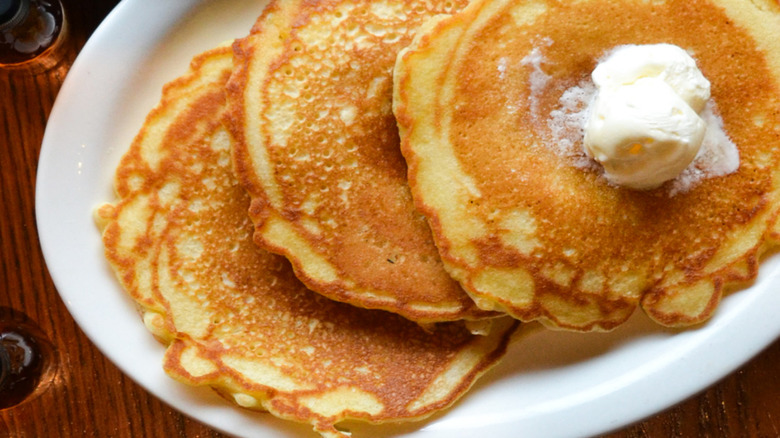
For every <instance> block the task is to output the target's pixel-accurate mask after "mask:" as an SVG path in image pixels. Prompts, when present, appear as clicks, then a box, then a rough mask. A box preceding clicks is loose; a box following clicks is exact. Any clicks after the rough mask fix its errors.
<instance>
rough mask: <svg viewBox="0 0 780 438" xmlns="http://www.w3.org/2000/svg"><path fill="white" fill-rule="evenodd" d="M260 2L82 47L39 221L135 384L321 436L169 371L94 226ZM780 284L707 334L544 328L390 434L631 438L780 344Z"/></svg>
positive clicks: (46, 173) (137, 15)
mask: <svg viewBox="0 0 780 438" xmlns="http://www.w3.org/2000/svg"><path fill="white" fill-rule="evenodd" d="M258 3H259V2H258V1H257V0H221V1H219V2H208V1H188V0H166V1H164V2H160V1H156V0H125V1H123V2H121V3H120V4H119V6H117V8H116V9H115V10H114V11H113V12H112V13H111V14H110V15H109V16H108V18H107V19H106V20H105V21H104V22H103V24H102V25H101V26H100V27H99V28H98V29H97V31H96V32H95V33H94V35H93V36H92V38H91V39H90V40H89V42H88V43H87V45H86V46H85V47H84V49H83V51H82V52H81V55H80V56H79V58H78V59H77V60H76V62H75V64H74V65H73V68H72V69H71V71H70V73H69V75H68V77H67V80H66V81H65V84H64V86H63V87H62V90H61V91H60V94H59V96H58V98H57V102H56V104H55V107H54V109H53V111H52V114H51V118H50V120H49V125H48V128H47V131H46V135H45V137H44V141H43V148H42V151H41V156H40V163H39V168H38V180H37V199H36V208H37V220H38V230H39V233H40V239H41V244H42V247H43V252H44V256H45V258H46V262H47V264H48V267H49V270H50V272H51V275H52V278H53V279H54V283H55V284H56V286H57V289H58V290H59V293H60V295H61V296H62V299H63V300H64V302H65V303H66V305H67V306H68V309H69V310H70V312H71V313H72V314H73V317H74V318H75V319H76V321H77V322H78V324H79V325H80V326H81V328H82V329H83V330H84V332H85V333H86V334H87V336H89V338H90V339H91V340H92V341H93V342H94V343H95V344H96V345H97V347H98V348H99V349H100V350H101V351H102V352H103V353H104V354H105V355H106V356H108V358H109V359H110V360H111V361H113V362H114V363H115V364H116V365H117V366H118V367H119V368H121V369H122V371H123V372H124V373H126V374H127V375H128V376H130V377H131V378H132V379H133V380H135V381H136V382H138V383H139V384H140V385H142V386H143V387H144V388H146V389H147V390H148V391H149V392H151V393H153V394H154V395H155V396H157V397H159V398H160V399H162V400H163V401H165V402H167V403H168V404H170V405H172V406H173V407H175V408H176V409H178V410H179V411H181V412H183V413H185V414H187V415H190V416H192V417H194V418H196V419H198V420H200V421H201V422H203V423H205V424H208V425H210V426H212V427H214V428H216V429H219V430H221V431H224V432H227V433H230V434H234V435H240V436H250V435H251V436H254V437H271V436H274V437H277V436H299V435H300V434H301V433H302V432H303V431H305V430H306V429H308V428H307V427H305V426H298V425H291V424H289V423H287V422H283V421H280V420H276V419H274V418H272V417H271V416H270V415H268V414H256V413H251V412H247V411H244V410H240V409H237V408H234V407H233V406H231V405H229V404H228V403H226V402H224V401H223V400H222V399H220V398H219V397H217V396H215V395H214V394H213V393H212V392H211V391H210V390H208V389H205V388H189V387H186V386H184V385H181V384H179V383H177V382H174V381H173V380H171V379H170V378H168V377H167V376H166V375H165V374H164V372H163V371H162V364H161V361H162V355H163V347H162V346H161V345H160V344H158V343H157V342H156V341H155V340H154V339H153V338H152V336H151V335H150V334H149V333H148V332H147V331H146V329H145V328H144V326H143V324H142V323H141V320H140V319H139V317H138V315H137V313H136V311H135V308H134V305H133V303H132V302H131V300H130V299H129V298H128V297H127V296H126V295H125V293H124V292H123V291H122V290H121V289H120V288H119V286H118V284H117V282H116V281H115V279H114V277H113V274H112V273H111V271H110V269H109V267H108V266H107V264H106V262H105V259H104V258H103V253H102V251H103V249H102V245H101V242H100V238H99V235H98V231H97V229H96V227H95V224H94V222H93V218H92V211H93V209H94V208H95V206H97V205H98V204H100V203H102V202H106V201H111V200H113V191H112V176H113V172H114V169H115V167H116V165H117V163H118V160H119V158H120V157H121V155H122V154H123V153H124V151H125V150H126V149H127V147H128V146H129V144H130V142H131V139H132V137H133V136H134V135H135V132H136V131H137V129H138V128H139V127H140V126H141V122H142V120H143V118H144V117H145V115H146V113H147V112H148V111H149V109H151V108H152V107H153V106H154V105H155V104H156V103H157V100H158V99H159V96H160V91H161V87H162V85H163V84H164V83H165V82H167V81H169V80H171V79H173V78H175V77H177V76H178V75H180V74H182V73H183V72H184V71H186V69H187V66H188V63H189V60H190V58H191V57H192V56H193V55H195V54H197V53H199V52H202V51H204V50H206V49H209V48H211V47H214V46H216V45H217V44H219V43H221V42H223V41H225V40H228V39H231V38H234V37H240V36H242V35H244V34H246V32H248V30H249V28H250V26H251V24H252V22H253V21H254V18H255V17H256V16H257V15H258V14H259V13H260V10H261V7H262V6H261V5H259V4H258ZM779 273H780V259H778V258H777V257H773V258H770V259H768V260H765V261H764V262H763V264H762V267H761V273H760V275H759V279H758V281H757V282H756V283H755V284H754V285H753V286H752V287H750V288H749V289H746V290H743V291H741V292H738V293H736V294H733V295H732V296H729V297H727V298H726V299H724V301H723V303H722V305H721V306H720V308H719V309H718V311H717V313H716V315H715V317H714V318H713V319H712V320H711V321H709V322H708V323H707V324H705V325H704V326H702V327H700V328H696V329H691V330H686V331H680V332H675V331H670V330H664V329H661V328H658V327H656V326H655V325H653V324H652V323H650V322H649V321H648V320H647V319H646V317H645V316H644V315H642V314H641V313H640V312H637V313H636V314H635V316H634V317H633V318H632V319H631V320H630V321H629V322H628V323H627V324H626V325H625V326H623V327H620V328H619V329H617V330H615V331H614V332H611V333H607V334H573V333H561V332H551V331H543V330H531V331H529V332H528V333H527V335H526V336H525V337H524V338H523V339H522V340H521V341H520V342H518V343H516V344H515V345H514V346H513V347H512V349H511V351H510V352H509V354H508V357H507V358H506V359H505V360H504V361H503V362H502V363H501V364H500V365H499V366H498V367H497V368H496V369H494V370H492V371H491V372H490V373H489V374H488V375H486V376H485V377H484V378H483V379H482V380H480V381H479V382H478V383H477V385H476V386H475V388H474V389H473V390H472V391H471V392H470V393H469V394H467V395H466V397H465V398H464V399H463V400H462V401H461V402H459V403H458V404H457V405H456V406H455V407H453V408H452V409H450V410H448V411H446V412H445V413H443V414H442V415H439V416H436V417H434V418H433V419H431V420H429V421H426V422H423V423H420V424H414V425H412V426H411V427H405V428H403V429H386V428H380V430H379V431H378V433H381V434H388V435H392V434H408V435H410V436H415V437H425V438H431V437H453V436H475V435H477V434H481V435H483V436H491V437H503V436H506V437H510V436H515V435H516V434H518V433H521V434H522V435H523V436H524V437H534V436H544V437H556V436H587V435H593V434H598V433H604V432H607V431H610V430H613V429H616V428H619V427H622V426H625V425H627V424H629V423H631V422H634V421H637V420H640V419H642V418H643V417H646V416H648V415H651V414H653V413H655V412H658V411H660V410H662V409H664V408H666V407H669V406H671V405H672V404H674V403H677V402H679V401H681V400H683V399H684V398H686V397H688V396H690V395H692V394H694V393H696V392H698V391H700V390H702V389H704V388H705V387H707V386H708V385H710V384H712V383H714V382H715V381H717V380H718V379H720V378H721V377H723V376H725V375H727V374H728V373H730V372H731V371H733V370H734V369H735V368H737V367H738V366H740V365H741V364H743V363H744V362H746V361H747V360H748V359H750V358H751V357H752V356H753V355H755V354H757V353H758V352H759V351H760V350H761V349H762V348H764V347H765V346H767V345H769V344H770V343H771V342H772V341H773V340H774V339H775V338H776V337H777V335H778V334H780V318H777V316H776V309H778V308H780V294H778V293H777V290H776V289H777V285H778V278H777V276H778V274H779ZM374 432H377V431H374ZM369 435H370V436H376V433H373V432H372V433H370V434H367V435H365V436H369Z"/></svg>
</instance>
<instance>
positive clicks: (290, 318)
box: [98, 47, 516, 436]
mask: <svg viewBox="0 0 780 438" xmlns="http://www.w3.org/2000/svg"><path fill="white" fill-rule="evenodd" d="M231 67H232V50H231V49H230V48H229V47H223V48H218V49H214V50H212V51H209V52H206V53H205V54H203V55H200V56H198V57H196V58H195V59H194V60H193V62H192V64H191V70H190V71H189V72H188V73H187V74H185V75H184V76H182V77H181V78H179V79H177V80H175V81H173V82H171V83H170V84H168V85H167V86H166V87H165V89H164V92H163V96H162V100H161V102H160V104H159V105H158V106H157V107H156V108H155V109H154V110H153V111H152V112H151V113H150V114H149V116H148V117H147V119H146V122H145V124H144V126H143V128H142V129H141V131H140V133H139V134H138V135H137V137H136V138H135V140H134V142H133V144H132V146H131V147H130V150H129V151H128V152H127V153H126V155H125V156H124V157H123V158H122V161H121V163H120V165H119V168H118V169H117V172H116V178H115V183H116V190H117V194H118V197H119V200H118V201H117V202H116V203H114V204H106V205H104V206H102V207H101V208H99V210H98V220H99V223H100V225H101V227H102V228H103V230H104V231H103V241H104V243H105V249H106V256H107V258H108V261H109V262H110V264H111V266H112V267H113V269H114V270H115V271H116V274H117V276H118V278H119V280H120V282H121V284H122V285H123V286H124V288H125V289H126V290H127V291H128V292H129V293H130V295H131V296H132V298H133V299H134V300H135V301H136V302H137V303H138V305H139V309H140V312H141V314H142V315H143V320H144V322H145V324H146V326H147V327H148V328H149V330H150V331H151V332H152V333H154V335H155V336H156V337H157V338H158V339H159V340H160V341H162V342H163V343H165V344H166V345H167V349H166V353H165V359H164V369H165V371H166V372H167V373H168V374H170V375H171V376H172V377H173V378H175V379H177V380H179V381H182V382H184V383H186V384H190V385H196V386H210V387H212V388H214V389H215V390H216V391H218V392H219V393H220V394H221V395H223V396H224V397H225V398H227V399H228V400H231V401H233V402H235V403H236V404H238V405H240V406H242V407H246V408H250V409H257V410H268V411H270V412H271V413H272V414H274V415H276V416H279V417H281V418H285V419H289V420H294V421H298V422H304V423H310V424H312V425H313V427H314V429H315V430H317V431H319V432H320V433H322V434H323V435H325V436H346V435H343V434H342V433H341V432H339V431H337V430H336V428H335V425H336V423H339V422H340V421H342V420H345V419H356V420H359V421H364V422H370V423H381V422H386V421H396V420H410V419H419V418H422V417H425V416H427V415H430V414H431V413H433V412H435V411H438V410H440V409H443V408H445V407H447V406H449V405H450V404H452V403H453V402H454V401H455V400H456V399H457V398H458V397H460V396H461V395H463V394H464V392H465V391H466V390H467V389H468V388H469V387H470V386H471V385H472V384H473V383H474V381H475V379H476V378H477V377H478V376H480V375H481V374H482V373H484V372H485V371H486V370H487V369H488V368H489V367H490V366H492V365H493V364H495V363H496V362H497V361H498V359H499V358H500V357H501V356H502V355H503V353H504V351H505V349H506V346H507V343H508V340H509V337H510V335H511V333H512V332H513V331H514V329H515V326H516V323H515V322H513V320H512V319H511V318H504V319H496V320H494V321H493V327H492V330H491V332H490V334H489V335H487V336H474V335H471V334H470V332H469V331H468V330H467V329H466V328H465V327H464V324H463V323H461V322H451V323H441V324H438V325H436V326H435V327H432V330H431V331H430V332H428V331H424V330H423V329H422V328H421V327H420V325H419V324H416V323H414V322H412V321H409V320H407V319H405V318H402V317H400V316H398V315H395V314H392V313H389V312H384V311H377V310H365V309H359V308H356V307H353V306H350V305H347V304H343V303H338V302H335V301H330V300H328V299H326V298H324V297H322V296H321V295H318V294H315V293H313V292H311V291H309V290H307V289H306V288H305V287H304V285H303V284H301V283H300V281H298V280H297V278H296V277H295V275H294V273H293V271H292V269H291V267H290V265H289V262H287V260H285V259H284V258H283V257H281V256H278V255H274V254H271V253H268V252H266V251H263V250H261V249H259V248H258V247H257V246H256V245H255V244H254V243H253V242H252V230H253V225H252V223H251V221H250V220H249V218H248V217H247V216H246V210H247V207H248V205H249V197H248V196H247V195H246V193H245V191H244V190H243V189H242V188H241V187H240V185H239V183H238V181H237V180H236V179H235V177H234V176H233V173H232V170H231V164H230V146H231V137H230V135H229V134H228V132H227V130H226V129H225V128H224V127H223V126H222V124H221V123H220V122H221V119H222V117H223V115H224V112H225V109H226V104H225V97H224V90H223V86H224V84H225V82H226V80H227V79H228V76H229V74H230V71H231Z"/></svg>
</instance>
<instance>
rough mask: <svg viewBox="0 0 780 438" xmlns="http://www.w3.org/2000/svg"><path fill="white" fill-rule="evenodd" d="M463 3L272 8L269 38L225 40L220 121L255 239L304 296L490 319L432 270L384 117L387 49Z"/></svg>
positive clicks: (281, 4) (421, 314)
mask: <svg viewBox="0 0 780 438" xmlns="http://www.w3.org/2000/svg"><path fill="white" fill-rule="evenodd" d="M465 4H466V1H464V0H459V1H444V0H436V1H433V2H422V1H402V0H385V1H371V2H369V1H335V2H307V1H300V0H299V1H277V2H272V3H271V5H270V6H269V8H270V9H271V10H274V11H275V12H274V14H275V15H276V16H277V17H284V18H283V19H281V21H283V23H284V24H283V25H280V27H279V29H278V30H277V31H276V33H275V37H273V38H266V36H264V35H257V34H255V35H252V36H249V37H247V38H245V39H243V40H241V41H240V42H239V43H238V44H236V46H235V51H236V69H235V73H234V75H233V78H232V79H231V81H230V84H229V87H228V88H229V102H230V106H231V110H230V111H231V115H230V118H229V119H228V124H229V126H230V129H231V132H232V133H233V134H234V137H235V138H236V143H235V147H234V161H235V168H236V173H237V175H238V177H239V180H240V181H241V182H242V184H243V186H244V187H245V188H246V189H247V191H248V192H249V194H250V196H251V197H252V204H251V208H250V210H249V211H250V215H251V218H252V220H253V222H254V223H255V227H256V231H255V241H256V242H257V243H258V244H259V245H260V246H261V247H263V248H265V249H267V250H269V251H272V252H274V253H278V254H282V255H284V256H286V257H287V258H288V259H290V260H291V261H292V264H293V267H294V268H295V272H296V274H297V275H298V277H299V278H300V279H301V280H302V281H303V282H304V283H305V284H306V285H307V286H308V287H309V288H311V289H312V290H314V291H316V292H319V293H321V294H323V295H325V296H327V297H329V298H332V299H335V300H338V301H343V302H348V303H351V304H354V305H357V306H360V307H366V308H377V309H384V310H388V311H391V312H395V313H398V314H401V315H403V316H405V317H407V318H409V319H412V320H414V321H417V322H420V323H430V322H436V321H447V320H456V319H476V318H483V317H486V316H492V314H491V313H489V312H486V311H483V310H480V309H478V308H476V306H475V305H474V303H473V302H472V301H471V299H470V298H469V296H468V295H467V294H466V293H465V292H464V291H463V290H462V289H461V287H460V286H459V285H458V283H457V282H456V281H454V280H453V279H452V278H450V276H449V275H448V274H447V272H446V271H445V270H444V268H443V266H442V263H441V260H440V258H439V254H438V252H437V250H436V247H435V245H434V242H433V238H432V236H431V232H430V230H429V228H428V225H427V224H426V223H425V220H424V218H423V217H422V216H421V215H420V214H419V213H418V212H417V211H416V210H415V209H414V205H413V201H412V197H411V194H410V192H409V187H408V185H407V183H406V164H405V162H404V159H403V156H402V155H401V152H400V149H399V139H398V131H397V128H396V123H395V119H394V118H393V114H392V69H393V65H394V62H395V57H396V54H397V52H398V51H399V50H400V49H401V48H402V47H404V46H405V45H406V44H407V43H408V42H409V41H410V40H411V37H412V35H413V33H414V31H415V29H416V28H417V26H419V25H420V23H421V22H422V21H423V20H424V19H426V18H428V17H430V16H432V15H434V14H439V13H448V12H454V10H455V9H457V8H460V7H462V6H463V5H465Z"/></svg>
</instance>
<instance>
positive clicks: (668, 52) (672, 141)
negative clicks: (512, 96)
mask: <svg viewBox="0 0 780 438" xmlns="http://www.w3.org/2000/svg"><path fill="white" fill-rule="evenodd" d="M592 78H593V82H594V84H595V85H596V87H597V88H598V92H597V94H596V97H595V100H594V101H593V102H592V103H591V105H590V115H589V117H588V119H587V121H586V123H585V136H584V149H585V153H586V154H587V155H588V156H589V157H591V158H593V159H594V160H596V161H597V162H599V163H600V164H601V165H602V166H604V175H605V177H606V178H607V179H608V180H609V181H611V182H612V183H615V184H618V185H621V186H624V187H628V188H632V189H638V190H645V189H652V188H656V187H658V186H660V185H661V184H663V183H664V182H666V181H668V180H671V179H674V178H675V177H677V176H678V175H679V174H680V173H681V172H682V171H683V170H684V169H685V168H686V167H688V165H689V164H690V163H691V162H692V161H693V159H694V158H695V157H696V154H697V153H698V151H699V148H700V147H701V144H702V141H703V139H704V134H705V131H706V129H707V124H706V123H705V122H704V120H703V119H702V118H701V117H700V115H699V113H700V112H701V111H702V110H703V109H704V107H705V105H706V103H707V100H708V99H709V97H710V83H709V81H708V80H707V79H706V78H705V77H704V76H703V75H702V73H701V71H700V70H699V69H698V67H697V66H696V62H695V61H694V60H693V58H691V56H690V55H688V53H687V52H685V50H683V49H681V48H679V47H677V46H674V45H671V44H653V45H627V46H620V47H618V48H617V49H615V50H614V51H613V52H612V53H611V54H610V55H609V56H608V57H607V58H606V59H605V60H604V61H602V62H601V63H599V65H598V66H597V67H596V69H594V71H593V73H592Z"/></svg>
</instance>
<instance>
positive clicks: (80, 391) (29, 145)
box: [0, 0, 780, 438]
mask: <svg viewBox="0 0 780 438" xmlns="http://www.w3.org/2000/svg"><path fill="white" fill-rule="evenodd" d="M116 3H117V0H71V1H67V0H66V1H65V6H66V8H67V11H68V13H69V15H68V17H69V22H70V25H71V35H70V40H69V42H68V44H70V48H71V50H70V53H68V54H67V57H68V60H67V61H66V64H65V65H64V66H63V67H61V68H58V69H55V70H51V71H49V72H46V73H41V74H36V75H25V74H7V72H6V73H4V72H0V105H1V106H0V260H1V261H2V266H1V267H0V309H2V308H5V309H6V310H7V309H11V310H13V311H16V312H22V313H24V314H26V315H27V316H29V318H30V319H31V320H32V321H34V322H35V323H36V324H37V325H38V326H39V327H40V329H41V331H42V332H43V334H44V335H45V336H46V337H47V338H48V339H49V340H50V341H51V343H52V344H53V345H54V348H55V353H54V354H53V360H54V362H55V363H56V365H57V368H58V372H57V374H56V377H55V378H54V380H53V381H52V382H51V384H50V385H48V387H47V388H46V389H45V390H44V391H43V392H41V393H40V394H39V395H38V396H37V397H35V398H33V399H32V400H30V401H27V402H25V403H23V404H21V405H17V406H14V407H11V408H7V409H5V410H2V411H0V437H5V436H9V437H90V436H94V437H152V436H154V437H174V436H181V437H209V436H211V437H218V436H222V435H221V434H220V433H218V432H216V431H214V430H212V429H210V428H209V427H206V426H204V425H202V424H200V423H198V422H197V421H195V420H192V419H190V418H189V417H186V416H184V415H182V414H180V413H178V412H177V411H175V410H173V409H171V408H170V407H168V406H167V405H165V404H164V403H162V402H160V401H159V400H157V399H156V398H155V397H153V396H152V395H150V394H149V393H147V392H146V391H145V390H144V389H142V388H141V387H139V386H138V385H136V384H135V383H134V382H133V381H131V380H130V379H129V378H127V377H126V376H124V375H123V374H122V373H121V372H120V371H119V370H118V369H117V368H116V367H115V366H114V365H113V364H112V363H110V362H109V361H108V360H107V359H106V358H105V357H104V356H103V355H102V354H101V353H100V351H98V350H97V349H96V348H95V347H94V346H93V345H92V344H91V343H90V341H89V340H88V339H87V338H86V336H85V335H84V333H82V332H81V330H80V329H79V327H78V326H77V325H76V323H75V322H74V320H73V319H72V317H71V316H70V315H69V314H68V311H67V310H66V308H65V306H64V304H63V303H62V301H61V300H60V298H59V295H58V294H57V291H56V289H55V287H54V284H53V283H52V280H51V278H50V277H49V275H48V272H47V270H46V266H45V264H44V259H43V256H42V254H41V249H40V247H39V242H38V235H37V232H36V225H35V211H34V200H35V173H36V169H37V159H38V153H39V151H40V145H41V140H42V137H43V133H44V129H45V127H46V120H47V117H48V115H49V112H50V110H51V108H52V104H53V103H54V99H55V97H56V95H57V92H58V90H59V88H60V86H61V84H62V82H63V80H64V79H65V76H66V74H67V65H68V64H67V62H70V61H72V59H73V58H74V57H75V54H76V53H77V52H78V49H79V48H80V47H82V46H83V45H84V43H85V41H86V39H87V38H88V37H89V35H90V33H91V32H92V31H93V30H94V29H95V28H96V27H97V25H98V24H99V23H100V21H101V20H102V19H103V18H104V17H105V16H106V14H108V13H109V12H110V11H111V9H112V8H113V7H114V6H115V5H116ZM778 363H780V341H778V342H775V343H774V344H772V345H771V346H770V347H769V348H767V349H766V350H765V351H764V352H763V353H761V354H760V355H759V356H757V357H756V358H754V359H753V360H751V361H750V362H748V363H747V364H745V365H744V366H743V367H741V368H740V369H739V370H737V371H736V372H734V373H732V374H731V375H729V376H727V377H726V378H725V379H723V380H722V381H721V382H719V383H717V384H715V385H714V386H712V387H710V388H708V389H706V390H705V391H703V392H702V393H700V394H696V395H694V396H692V397H691V398H690V399H688V400H687V401H684V402H682V403H680V404H678V405H676V406H674V407H672V408H669V409H668V410H666V411H664V412H661V413H658V414H656V415H655V416H653V417H651V418H649V419H646V420H645V421H643V422H641V423H638V424H635V425H632V426H630V427H627V428H625V429H623V430H620V431H616V432H614V433H611V434H609V435H608V436H609V437H614V438H617V437H777V436H780V369H779V367H778ZM0 397H2V396H1V395H0ZM518 436H522V431H518Z"/></svg>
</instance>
